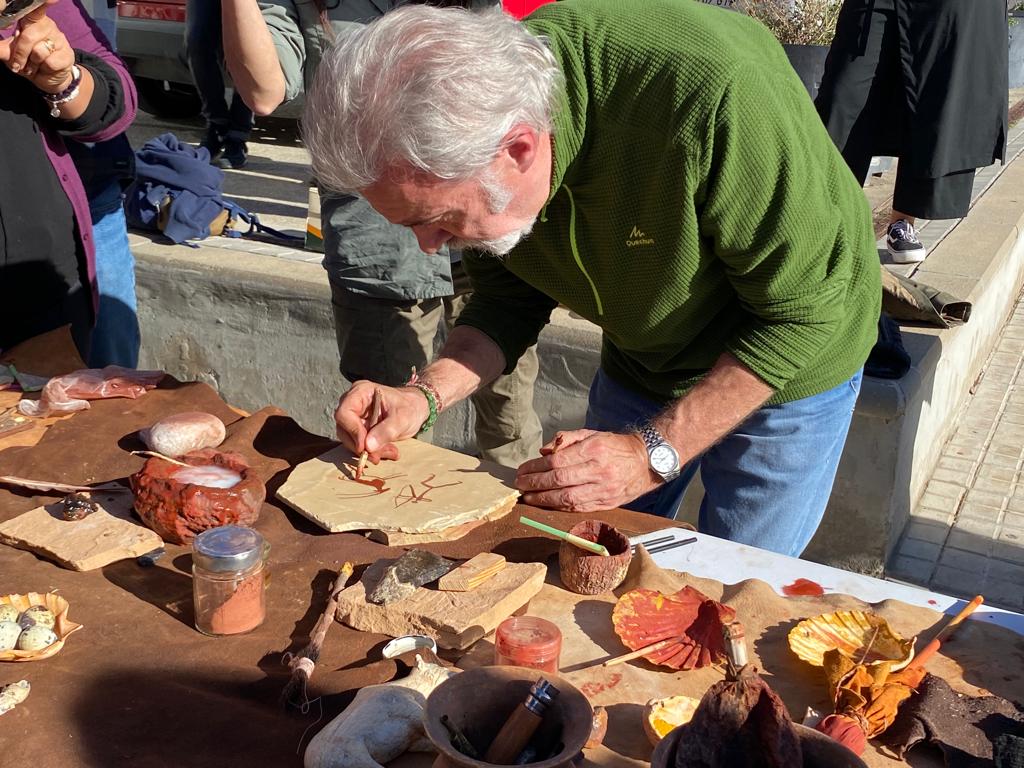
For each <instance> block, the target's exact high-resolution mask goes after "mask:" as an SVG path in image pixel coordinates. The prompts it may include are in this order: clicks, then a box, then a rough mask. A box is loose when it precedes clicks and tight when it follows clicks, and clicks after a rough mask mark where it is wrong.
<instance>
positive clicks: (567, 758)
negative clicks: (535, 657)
mask: <svg viewBox="0 0 1024 768" xmlns="http://www.w3.org/2000/svg"><path fill="white" fill-rule="evenodd" d="M540 677H543V678H544V679H545V680H547V681H548V682H550V683H551V684H552V685H554V686H555V688H557V689H558V697H557V698H556V699H555V701H554V702H553V703H552V705H551V706H550V707H549V708H548V710H547V713H546V714H545V716H544V721H543V722H542V723H541V726H540V729H539V730H538V731H537V738H540V739H543V738H545V736H547V735H548V734H550V735H556V734H555V731H557V730H558V729H561V734H560V735H558V740H559V741H561V742H562V744H563V748H562V751H561V752H559V753H558V754H557V755H555V756H554V757H552V758H550V759H548V760H539V761H537V762H534V763H529V765H530V767H531V768H568V766H570V765H572V764H573V761H574V760H575V759H576V758H577V757H579V755H580V751H581V750H582V749H583V745H584V744H586V742H587V740H588V739H589V738H590V736H591V731H592V730H593V725H594V710H593V708H592V707H591V706H590V702H589V701H588V700H587V697H586V696H584V695H583V694H582V693H581V692H580V691H579V689H578V688H576V687H575V686H574V685H573V684H572V683H570V682H569V681H568V680H566V679H565V678H563V677H560V676H558V675H552V674H550V673H548V672H538V671H537V670H536V669H528V668H526V667H478V668H476V669H471V670H468V671H467V672H462V673H461V674H458V675H455V676H454V677H451V678H449V679H448V680H445V681H444V682H443V683H441V685H439V686H438V687H437V688H435V689H434V690H433V692H432V693H431V694H430V696H429V697H428V698H427V706H426V708H425V710H424V713H423V723H424V726H425V728H426V731H427V737H428V738H429V739H430V741H431V742H432V743H433V744H434V746H435V747H436V748H437V751H438V752H439V753H440V754H439V756H438V758H437V760H436V761H435V762H434V768H494V764H493V763H487V762H484V761H483V760H474V759H473V758H471V757H466V756H465V755H464V754H462V753H461V752H459V751H458V750H457V749H455V747H453V746H452V742H451V737H450V736H449V735H448V731H447V730H445V727H444V726H443V725H442V724H441V718H442V717H443V716H445V715H447V716H448V719H449V720H450V721H451V723H452V724H453V725H454V726H455V727H456V728H458V729H459V731H460V732H462V733H463V734H464V735H465V736H466V738H468V739H469V740H470V741H471V742H472V743H473V746H474V747H476V748H477V750H478V751H479V752H480V754H484V753H485V752H486V751H487V748H488V747H489V746H490V745H491V742H492V741H494V737H495V736H497V735H498V731H499V730H500V729H501V727H502V725H504V723H505V721H506V720H508V717H509V715H510V714H512V711H513V710H514V709H515V708H516V707H519V706H522V703H523V701H524V700H525V699H526V695H527V694H528V693H529V691H530V686H531V685H533V684H534V683H535V682H537V678H540Z"/></svg>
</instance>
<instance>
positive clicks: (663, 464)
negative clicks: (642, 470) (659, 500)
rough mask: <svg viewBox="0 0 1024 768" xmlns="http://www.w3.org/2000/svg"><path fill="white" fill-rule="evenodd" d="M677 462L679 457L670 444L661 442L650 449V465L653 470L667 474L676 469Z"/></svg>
mask: <svg viewBox="0 0 1024 768" xmlns="http://www.w3.org/2000/svg"><path fill="white" fill-rule="evenodd" d="M678 463H679V459H678V457H677V456H676V452H675V451H674V450H673V449H672V447H671V446H668V445H665V444H664V443H662V444H661V445H656V446H654V448H653V449H651V467H652V468H653V469H654V471H655V472H658V473H659V474H662V475H664V474H667V473H669V472H672V471H673V470H674V469H676V465H677V464H678Z"/></svg>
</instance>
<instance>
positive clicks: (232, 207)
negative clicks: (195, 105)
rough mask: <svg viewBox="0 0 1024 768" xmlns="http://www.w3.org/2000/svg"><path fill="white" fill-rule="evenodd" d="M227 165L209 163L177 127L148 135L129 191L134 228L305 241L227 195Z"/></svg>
mask: <svg viewBox="0 0 1024 768" xmlns="http://www.w3.org/2000/svg"><path fill="white" fill-rule="evenodd" d="M223 183H224V171H222V170H221V169H220V168H217V167H216V166H213V165H210V153H209V151H208V150H207V149H206V148H205V147H195V146H192V145H191V144H188V143H186V142H184V141H181V140H180V139H179V138H178V137H177V136H175V135H174V134H173V133H165V134H163V135H161V136H157V137H156V138H155V139H150V140H149V141H147V142H146V143H145V145H144V146H143V147H142V149H140V150H139V151H138V152H136V153H135V181H133V182H132V184H131V185H130V186H129V187H128V189H127V190H126V191H125V203H124V211H125V216H126V217H127V219H128V225H129V226H131V227H133V228H135V229H142V230H148V231H150V232H162V233H163V234H164V236H165V237H167V238H168V239H170V240H171V241H172V242H174V243H176V244H179V245H180V244H182V243H185V244H189V243H187V241H188V240H202V239H204V238H207V237H209V236H210V235H224V236H225V237H243V236H244V235H249V234H252V233H254V232H258V233H265V234H268V235H270V236H272V237H273V238H276V239H278V240H282V241H284V242H286V243H287V244H289V245H296V244H298V245H299V246H300V247H301V243H302V238H301V237H296V236H294V235H286V234H284V233H283V232H278V231H277V230H275V229H272V228H270V227H267V226H265V225H263V224H261V223H260V220H259V218H258V217H257V216H256V214H254V213H250V212H249V211H247V210H245V209H244V208H242V207H241V206H240V205H238V204H237V203H235V202H233V201H231V200H229V199H227V198H226V197H224V196H223V192H222V186H223Z"/></svg>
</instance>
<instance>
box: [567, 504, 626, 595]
mask: <svg viewBox="0 0 1024 768" xmlns="http://www.w3.org/2000/svg"><path fill="white" fill-rule="evenodd" d="M569 533H572V534H574V535H576V536H579V537H580V538H583V539H586V540H587V541H594V542H597V543H598V544H602V545H603V546H604V547H605V549H607V550H608V552H609V555H610V556H609V557H602V556H601V555H598V554H595V553H593V552H588V551H587V550H585V549H580V548H579V547H576V546H573V545H572V544H569V543H568V542H565V541H563V542H562V544H561V546H560V547H559V548H558V569H559V575H560V576H561V578H562V583H563V584H564V585H565V587H566V589H568V590H571V591H572V592H576V593H577V594H580V595H600V594H602V593H604V592H611V591H612V590H613V589H615V588H616V587H617V586H619V584H621V583H622V580H623V579H624V578H626V571H628V570H629V561H630V560H631V559H632V557H633V553H632V551H631V550H630V548H629V539H628V538H626V536H625V534H623V533H621V532H620V531H619V530H618V529H616V528H613V527H612V526H610V525H608V523H603V522H601V521H600V520H584V521H583V522H582V523H577V524H576V525H574V526H573V527H572V528H571V529H570V531H569Z"/></svg>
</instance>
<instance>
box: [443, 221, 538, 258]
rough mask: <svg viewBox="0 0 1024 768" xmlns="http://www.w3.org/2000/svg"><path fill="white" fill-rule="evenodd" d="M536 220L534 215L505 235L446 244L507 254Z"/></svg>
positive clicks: (528, 231)
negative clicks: (524, 223)
mask: <svg viewBox="0 0 1024 768" xmlns="http://www.w3.org/2000/svg"><path fill="white" fill-rule="evenodd" d="M536 222H537V219H536V217H534V218H532V219H530V221H529V222H527V224H526V225H525V226H522V227H520V228H519V229H514V230H512V231H511V232H509V233H508V234H507V235H503V236H501V237H496V238H494V239H492V240H449V241H448V245H449V247H451V248H456V249H458V250H467V249H469V250H474V251H483V252H484V253H489V254H490V255H491V256H497V257H498V258H501V257H502V256H508V254H509V253H511V251H512V249H513V248H515V247H516V246H517V245H519V242H520V241H521V240H522V239H523V238H524V237H526V236H527V235H529V234H530V232H532V231H533V225H534V224H535V223H536Z"/></svg>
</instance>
